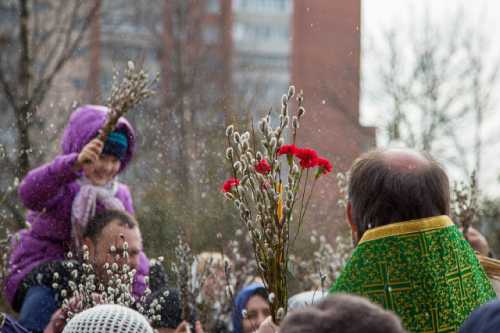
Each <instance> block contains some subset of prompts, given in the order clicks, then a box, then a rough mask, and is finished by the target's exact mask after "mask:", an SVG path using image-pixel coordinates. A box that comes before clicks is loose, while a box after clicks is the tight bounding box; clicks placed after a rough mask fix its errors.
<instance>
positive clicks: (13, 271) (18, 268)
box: [4, 105, 149, 306]
mask: <svg viewBox="0 0 500 333" xmlns="http://www.w3.org/2000/svg"><path fill="white" fill-rule="evenodd" d="M106 112H107V109H106V108H105V107H103V106H96V105H86V106H82V107H80V108H78V109H77V110H76V111H75V112H73V114H72V115H71V117H70V120H69V123H68V125H67V126H66V129H65V130H64V136H63V139H62V144H61V148H62V154H61V155H58V156H57V157H56V158H55V159H54V160H53V161H52V162H50V163H48V164H45V165H42V166H40V167H38V168H36V169H34V170H32V171H30V172H29V173H28V175H27V176H26V177H25V178H24V179H23V181H22V183H21V185H20V186H19V197H20V199H21V201H22V203H23V204H24V205H25V207H26V208H28V209H29V212H28V217H27V221H28V223H29V224H30V225H31V228H29V229H23V230H21V231H20V232H19V239H18V240H17V241H16V240H14V242H13V244H12V252H11V254H10V259H9V273H8V276H7V278H6V280H5V285H4V294H5V296H6V298H7V300H8V301H9V303H10V304H11V305H12V306H14V300H15V295H16V291H17V289H18V288H19V286H20V284H21V282H22V281H23V279H24V278H25V277H26V275H27V274H28V273H30V272H31V271H32V270H33V269H34V268H35V267H37V266H38V265H40V264H42V263H45V262H48V261H54V260H62V259H64V254H65V253H66V252H67V251H69V249H70V244H71V207H72V204H73V200H74V199H75V196H76V194H77V193H78V191H79V189H80V185H79V184H78V183H77V179H78V178H79V174H78V173H75V172H74V171H73V169H72V167H73V165H74V163H75V162H76V160H77V158H78V153H79V152H80V151H81V150H82V149H83V147H84V146H85V145H86V144H87V143H88V142H90V141H91V140H92V139H93V138H95V137H96V135H97V133H98V131H99V129H100V128H101V127H102V125H103V124H104V122H105V120H106ZM116 129H117V130H120V131H123V132H124V133H126V134H127V137H128V142H129V146H128V151H127V153H126V156H125V158H124V159H123V161H122V164H121V167H120V172H121V171H123V169H124V168H125V167H126V166H127V164H128V163H129V162H130V159H131V158H132V155H133V151H134V144H135V134H134V130H133V129H132V126H131V125H130V124H129V123H128V121H127V120H125V119H124V118H120V120H119V122H118V124H117V127H116ZM116 197H117V198H118V199H120V200H121V201H122V202H123V205H124V207H125V209H126V210H127V211H128V212H129V213H131V214H133V213H134V208H133V207H132V197H131V195H130V192H129V189H128V187H127V186H126V185H124V184H121V183H120V184H119V187H118V191H117V193H116ZM103 209H104V207H103V206H102V205H100V204H99V202H98V203H97V206H96V211H97V212H100V211H102V210H103ZM14 239H15V238H14ZM148 273H149V262H148V259H147V257H146V256H145V254H144V253H143V252H141V254H140V263H139V267H138V268H137V274H136V276H135V281H134V285H133V288H134V293H135V294H136V295H141V294H142V293H143V292H144V290H145V287H146V285H145V282H144V277H145V276H147V274H148Z"/></svg>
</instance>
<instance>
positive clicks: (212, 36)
mask: <svg viewBox="0 0 500 333" xmlns="http://www.w3.org/2000/svg"><path fill="white" fill-rule="evenodd" d="M202 34H203V40H204V41H205V43H208V44H214V43H216V42H217V41H218V40H219V29H218V27H217V26H216V25H213V24H207V25H206V26H205V27H203V32H202Z"/></svg>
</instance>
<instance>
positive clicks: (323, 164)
mask: <svg viewBox="0 0 500 333" xmlns="http://www.w3.org/2000/svg"><path fill="white" fill-rule="evenodd" d="M317 162H318V167H319V171H320V172H321V173H323V174H324V175H326V174H327V173H330V172H332V170H333V166H332V164H331V163H330V161H329V160H327V159H326V158H323V157H318V160H317Z"/></svg>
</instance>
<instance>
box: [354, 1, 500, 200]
mask: <svg viewBox="0 0 500 333" xmlns="http://www.w3.org/2000/svg"><path fill="white" fill-rule="evenodd" d="M460 6H462V7H463V8H464V12H465V13H466V15H467V16H468V17H467V19H468V20H470V22H473V23H476V22H477V26H478V27H479V26H482V28H481V29H485V30H486V31H488V32H489V34H488V37H489V38H490V40H491V42H492V43H491V48H492V54H496V55H497V56H498V55H500V33H499V32H500V1H499V0H446V1H443V0H440V1H438V0H433V1H429V0H364V1H362V43H363V47H364V48H365V49H366V47H367V46H368V45H371V44H370V43H377V38H379V35H378V34H379V33H380V32H381V31H383V30H384V29H385V28H387V27H392V26H395V25H397V26H400V27H401V28H402V29H405V27H408V25H409V22H411V16H412V15H415V14H416V15H418V14H419V13H420V14H421V13H424V11H425V9H426V8H427V9H428V13H429V15H431V16H432V17H433V18H436V19H437V20H439V21H441V22H446V20H447V19H448V18H449V16H450V13H451V12H453V11H454V10H456V9H457V8H459V7H460ZM368 36H370V37H369V38H368ZM373 61H374V60H373V59H371V58H370V57H369V56H366V57H362V68H363V72H364V73H366V72H367V70H366V69H367V67H368V68H369V67H370V66H371V65H372V63H371V62H373ZM364 75H367V74H364ZM371 75H373V74H371ZM362 88H363V87H362ZM499 88H500V87H499ZM497 91H498V92H497V94H496V100H497V102H496V104H495V105H496V110H499V111H500V89H498V90H497ZM361 94H362V98H361V122H362V123H363V124H364V125H368V126H377V125H380V119H382V114H381V113H380V110H379V109H380V107H379V106H377V105H374V104H373V101H371V100H370V98H369V97H367V93H366V91H365V90H363V89H362V93H361ZM493 114H496V116H494V117H493V118H492V119H491V121H490V127H491V128H490V129H489V132H490V133H489V134H491V132H492V131H493V132H497V133H499V132H500V112H498V111H494V112H493ZM496 125H498V126H496ZM489 134H488V135H489ZM379 142H380V141H379ZM485 154H487V156H488V158H485V159H483V168H484V170H483V173H482V175H481V184H482V187H483V190H484V191H485V192H486V193H488V194H496V195H500V183H498V181H497V179H498V175H499V174H500V143H498V144H496V145H493V146H491V147H489V148H488V150H487V151H486V153H485ZM449 171H450V172H451V173H452V174H454V172H453V170H449ZM454 176H458V175H456V174H454Z"/></svg>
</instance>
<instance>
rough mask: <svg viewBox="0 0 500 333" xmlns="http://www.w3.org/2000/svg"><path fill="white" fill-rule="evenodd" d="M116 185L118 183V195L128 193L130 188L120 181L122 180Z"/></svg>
mask: <svg viewBox="0 0 500 333" xmlns="http://www.w3.org/2000/svg"><path fill="white" fill-rule="evenodd" d="M117 185H118V189H117V191H116V194H117V195H120V194H130V188H129V187H128V185H127V184H125V183H122V182H118V184H117Z"/></svg>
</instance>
